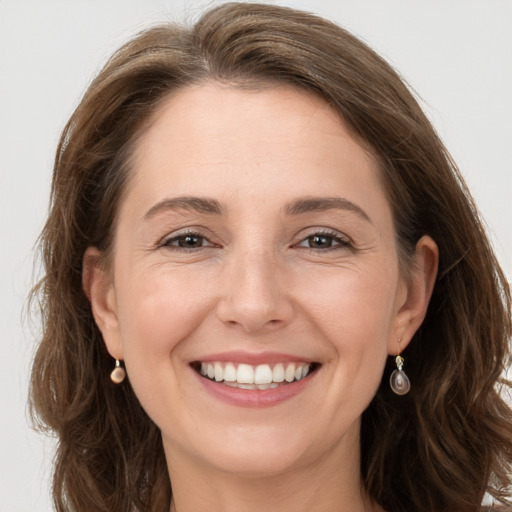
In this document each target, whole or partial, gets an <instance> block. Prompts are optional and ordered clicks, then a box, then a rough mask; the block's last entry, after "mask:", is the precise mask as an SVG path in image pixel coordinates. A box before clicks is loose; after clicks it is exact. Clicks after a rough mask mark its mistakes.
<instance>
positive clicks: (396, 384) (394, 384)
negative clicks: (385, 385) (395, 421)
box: [389, 339, 411, 395]
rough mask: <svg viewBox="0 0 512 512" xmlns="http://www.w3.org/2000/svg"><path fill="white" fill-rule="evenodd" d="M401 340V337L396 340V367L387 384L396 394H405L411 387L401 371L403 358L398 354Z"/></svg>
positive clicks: (407, 378)
mask: <svg viewBox="0 0 512 512" xmlns="http://www.w3.org/2000/svg"><path fill="white" fill-rule="evenodd" d="M401 341H402V340H401V339H399V340H398V354H397V356H396V357H395V363H396V367H397V369H396V370H395V371H394V372H393V373H392V374H391V377H390V378H389V385H390V386H391V389H392V390H393V392H394V393H396V394H397V395H406V394H407V393H409V390H410V389H411V381H410V380H409V377H407V375H406V374H405V372H404V371H403V367H404V358H403V357H402V356H401V355H400V352H401V350H400V342H401Z"/></svg>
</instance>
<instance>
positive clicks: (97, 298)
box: [82, 247, 123, 359]
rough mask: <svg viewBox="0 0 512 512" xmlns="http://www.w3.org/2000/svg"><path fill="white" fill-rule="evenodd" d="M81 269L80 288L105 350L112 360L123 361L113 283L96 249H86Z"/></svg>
mask: <svg viewBox="0 0 512 512" xmlns="http://www.w3.org/2000/svg"><path fill="white" fill-rule="evenodd" d="M82 268H83V270H82V288H83V290H84V293H85V295H86V296H87V298H88V299H89V302H90V303H91V309H92V314H93V316H94V320H95V322H96V325H97V326H98V328H99V330H100V331H101V334H102V335H103V340H104V341H105V345H106V346H107V350H108V352H109V354H110V355H111V356H112V357H113V358H114V359H123V347H122V342H121V335H120V330H119V321H118V317H117V305H116V295H115V288H114V282H113V278H112V276H111V273H110V272H108V271H107V270H106V269H105V268H104V264H103V262H102V255H101V252H100V251H99V250H98V249H96V247H89V248H87V250H86V251H85V254H84V258H83V266H82Z"/></svg>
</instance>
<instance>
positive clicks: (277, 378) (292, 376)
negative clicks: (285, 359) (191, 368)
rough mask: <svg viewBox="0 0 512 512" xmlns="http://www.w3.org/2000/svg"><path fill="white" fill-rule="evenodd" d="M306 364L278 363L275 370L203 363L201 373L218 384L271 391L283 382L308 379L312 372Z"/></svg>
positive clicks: (261, 367) (231, 364)
mask: <svg viewBox="0 0 512 512" xmlns="http://www.w3.org/2000/svg"><path fill="white" fill-rule="evenodd" d="M310 367H311V366H310V365H309V364H306V363H288V364H286V365H285V364H283V363H277V364H276V365H275V366H274V367H273V368H271V366H270V365H269V364H260V365H257V366H251V365H250V364H239V365H238V366H235V364H234V363H220V362H213V363H201V367H200V369H199V372H200V373H201V375H203V376H205V377H208V378H209V379H210V380H215V381H216V382H224V384H226V385H231V386H234V387H238V388H241V389H271V388H275V387H277V386H278V385H279V384H281V383H282V382H284V381H286V382H293V381H295V380H301V379H303V378H304V377H306V376H307V375H308V373H309V371H310Z"/></svg>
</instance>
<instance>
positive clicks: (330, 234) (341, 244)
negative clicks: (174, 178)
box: [158, 229, 354, 252]
mask: <svg viewBox="0 0 512 512" xmlns="http://www.w3.org/2000/svg"><path fill="white" fill-rule="evenodd" d="M315 237H318V238H324V239H330V243H331V246H329V247H321V248H319V247H307V246H303V245H301V244H302V243H304V242H308V240H309V242H310V243H311V241H312V239H314V238H315ZM186 238H197V239H200V240H201V241H203V242H204V241H206V242H208V244H207V245H200V246H198V247H180V246H179V245H174V244H179V243H180V241H183V240H185V239H186ZM333 243H334V244H335V245H332V244H333ZM158 247H159V248H167V249H171V250H176V251H182V252H196V251H197V250H199V249H204V248H205V247H215V244H213V243H212V242H210V241H209V240H208V238H206V237H205V236H204V235H202V234H201V233H198V232H196V231H185V232H183V233H180V234H178V235H175V236H173V237H171V238H167V239H165V240H164V241H163V242H161V243H160V244H159V245H158ZM292 247H299V248H302V249H305V250H309V251H312V252H327V251H333V250H337V249H351V250H353V249H354V246H353V244H352V242H351V240H350V239H349V238H348V237H346V236H341V235H340V234H339V233H338V232H336V231H331V230H329V229H322V230H316V231H314V232H312V233H311V234H309V235H308V236H306V237H304V238H303V239H301V241H300V242H299V243H298V244H294V245H293V246H292Z"/></svg>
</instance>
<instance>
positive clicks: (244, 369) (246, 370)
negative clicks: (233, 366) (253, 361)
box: [236, 364, 254, 384]
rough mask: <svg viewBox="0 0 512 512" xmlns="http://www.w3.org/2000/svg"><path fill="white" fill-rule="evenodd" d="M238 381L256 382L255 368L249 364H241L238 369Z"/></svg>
mask: <svg viewBox="0 0 512 512" xmlns="http://www.w3.org/2000/svg"><path fill="white" fill-rule="evenodd" d="M236 381H237V382H239V383H240V384H254V370H253V368H252V366H251V365H249V364H239V365H238V368H237V370H236Z"/></svg>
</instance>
